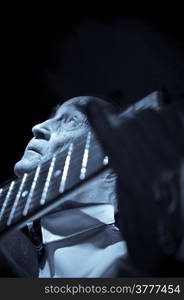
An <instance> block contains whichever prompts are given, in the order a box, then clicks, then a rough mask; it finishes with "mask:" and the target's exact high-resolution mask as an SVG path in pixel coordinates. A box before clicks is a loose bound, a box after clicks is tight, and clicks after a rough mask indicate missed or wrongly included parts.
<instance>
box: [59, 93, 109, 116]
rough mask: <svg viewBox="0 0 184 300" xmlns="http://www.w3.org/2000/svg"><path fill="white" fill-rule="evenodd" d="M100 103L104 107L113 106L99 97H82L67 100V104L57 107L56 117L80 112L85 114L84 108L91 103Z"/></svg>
mask: <svg viewBox="0 0 184 300" xmlns="http://www.w3.org/2000/svg"><path fill="white" fill-rule="evenodd" d="M94 101H95V102H96V101H97V102H98V103H100V104H101V105H103V107H107V106H111V104H109V103H107V102H106V101H104V100H102V99H100V98H97V97H90V96H81V97H75V98H72V99H69V100H67V101H66V102H65V103H63V104H61V105H60V106H57V108H56V110H55V113H54V115H55V116H58V115H61V114H63V113H71V114H72V113H75V112H80V113H83V108H85V107H86V105H87V104H88V103H89V102H94Z"/></svg>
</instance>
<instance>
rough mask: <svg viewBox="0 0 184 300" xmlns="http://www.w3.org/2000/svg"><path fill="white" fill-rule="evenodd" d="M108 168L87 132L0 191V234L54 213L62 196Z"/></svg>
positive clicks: (96, 143)
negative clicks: (77, 140)
mask: <svg viewBox="0 0 184 300" xmlns="http://www.w3.org/2000/svg"><path fill="white" fill-rule="evenodd" d="M107 167H108V157H107V156H105V155H104V153H103V151H102V149H101V147H100V145H99V143H98V142H97V141H96V138H95V136H94V134H92V133H91V132H90V131H89V132H88V133H87V135H86V136H84V137H83V138H81V140H80V142H78V143H77V144H75V143H70V144H69V145H68V147H67V148H66V149H65V150H63V151H62V152H60V153H58V154H57V155H54V156H53V157H51V158H50V159H49V160H48V161H46V162H44V163H42V164H40V165H38V167H37V168H36V169H35V170H33V171H32V172H30V173H28V174H27V173H25V174H24V175H23V177H22V178H19V179H15V180H12V181H11V182H10V183H9V184H6V185H4V186H2V187H1V188H0V234H1V236H3V235H4V234H7V233H8V232H10V231H12V230H15V229H20V228H22V227H24V226H25V225H26V224H27V223H28V222H30V221H34V220H36V219H38V218H40V217H42V216H43V215H45V214H47V213H49V212H51V211H53V210H54V209H57V208H58V207H59V205H61V204H62V202H63V201H64V199H65V197H64V196H66V194H68V193H69V192H71V191H73V190H75V189H76V188H78V187H80V186H81V184H83V183H86V182H88V181H89V180H91V179H93V177H95V176H97V175H98V174H100V173H101V172H102V171H103V170H105V169H106V168H107Z"/></svg>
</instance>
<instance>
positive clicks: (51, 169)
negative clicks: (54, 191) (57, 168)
mask: <svg viewBox="0 0 184 300" xmlns="http://www.w3.org/2000/svg"><path fill="white" fill-rule="evenodd" d="M55 160H56V156H54V157H53V158H52V161H51V164H50V168H49V172H48V175H47V179H46V181H45V186H44V189H43V193H42V196H41V199H40V204H41V205H43V204H45V199H46V196H47V192H48V188H49V184H50V179H51V176H52V172H53V169H54V164H55Z"/></svg>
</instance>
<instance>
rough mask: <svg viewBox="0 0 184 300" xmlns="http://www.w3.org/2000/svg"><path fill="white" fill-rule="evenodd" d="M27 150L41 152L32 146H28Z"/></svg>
mask: <svg viewBox="0 0 184 300" xmlns="http://www.w3.org/2000/svg"><path fill="white" fill-rule="evenodd" d="M27 150H28V151H34V152H37V153H39V154H41V153H40V152H39V151H38V149H37V148H34V147H28V148H27Z"/></svg>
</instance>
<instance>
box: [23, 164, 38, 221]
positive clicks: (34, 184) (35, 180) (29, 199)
mask: <svg viewBox="0 0 184 300" xmlns="http://www.w3.org/2000/svg"><path fill="white" fill-rule="evenodd" d="M40 169H41V167H40V165H39V166H38V167H37V169H36V172H35V176H34V179H33V183H32V185H31V189H30V192H29V195H28V197H27V201H26V205H25V207H24V210H23V213H22V214H23V216H26V215H27V213H28V210H29V206H30V203H31V201H32V197H33V193H34V190H35V187H36V183H37V180H38V176H39V173H40Z"/></svg>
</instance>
